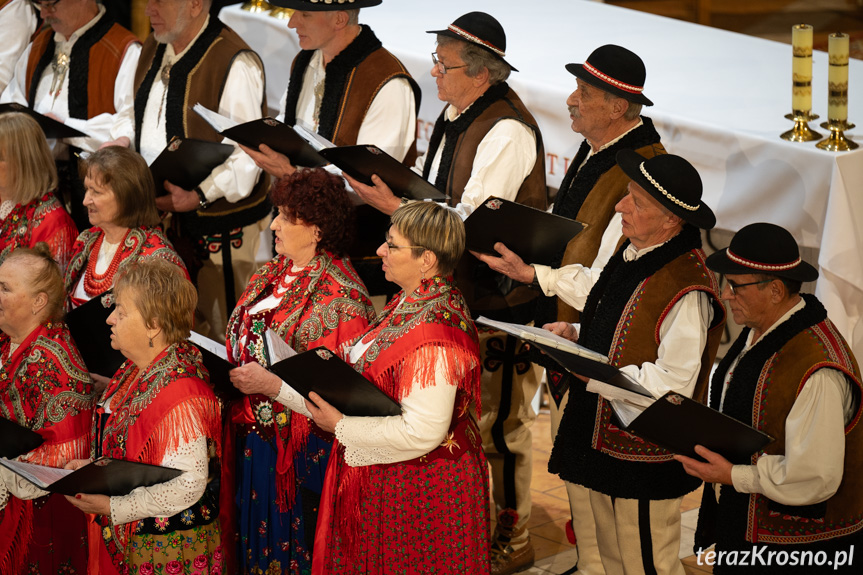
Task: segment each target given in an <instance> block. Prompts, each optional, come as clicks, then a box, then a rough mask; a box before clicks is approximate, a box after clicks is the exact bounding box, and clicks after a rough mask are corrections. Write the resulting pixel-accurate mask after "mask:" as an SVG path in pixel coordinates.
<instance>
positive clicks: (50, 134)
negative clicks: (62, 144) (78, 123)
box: [0, 102, 89, 140]
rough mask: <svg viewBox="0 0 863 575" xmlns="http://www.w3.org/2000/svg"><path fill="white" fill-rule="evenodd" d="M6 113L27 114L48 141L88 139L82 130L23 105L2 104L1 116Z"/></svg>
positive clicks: (0, 105)
mask: <svg viewBox="0 0 863 575" xmlns="http://www.w3.org/2000/svg"><path fill="white" fill-rule="evenodd" d="M6 112H21V113H22V114H27V115H28V116H30V117H31V118H33V119H34V120H36V123H37V124H39V127H40V128H42V131H43V132H44V133H45V138H47V139H49V140H50V139H52V138H56V139H60V138H88V137H89V136H87V134H85V133H84V132H82V131H81V130H76V129H75V128H73V127H72V126H67V125H66V124H64V123H63V122H58V121H57V120H55V119H54V118H49V117H48V116H43V115H42V114H40V113H39V112H37V111H35V110H31V109H30V108H28V107H27V106H22V105H21V104H16V103H14V102H12V103H9V104H0V114H5V113H6Z"/></svg>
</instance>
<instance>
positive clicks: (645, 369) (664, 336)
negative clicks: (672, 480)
mask: <svg viewBox="0 0 863 575" xmlns="http://www.w3.org/2000/svg"><path fill="white" fill-rule="evenodd" d="M712 321H713V306H712V305H711V303H710V296H709V295H707V293H705V292H703V291H701V290H698V291H691V292H689V293H687V294H686V295H684V296H683V297H681V298H680V299H679V300H678V301H677V303H675V304H674V305H673V306H672V307H671V309H670V310H669V311H668V314H667V315H666V316H665V319H664V320H663V321H662V324H661V325H660V326H659V349H658V350H657V358H656V361H655V362H653V363H650V362H644V363H642V364H641V365H640V366H639V365H625V366H623V367H621V368H620V371H621V372H623V373H625V374H626V375H628V376H629V377H631V378H632V379H634V380H635V381H636V382H638V383H639V384H640V385H641V386H642V387H644V388H645V389H646V390H647V391H649V392H650V393H651V394H652V395H653V397H654V398H659V397H662V396H663V395H665V393H667V392H669V391H675V392H677V393H679V394H681V395H685V396H686V397H692V393H693V391H695V384H696V382H697V380H698V373H699V371H700V370H701V356H702V353H703V352H704V346H705V345H707V330H708V327H709V326H710V323H711V322H712ZM591 381H592V380H591ZM612 405H613V406H614V408H615V410H616V411H622V412H623V414H624V416H630V417H634V416H637V415H638V414H639V413H641V412H642V411H644V407H636V406H634V405H631V404H630V403H625V402H623V401H620V400H616V399H614V400H612Z"/></svg>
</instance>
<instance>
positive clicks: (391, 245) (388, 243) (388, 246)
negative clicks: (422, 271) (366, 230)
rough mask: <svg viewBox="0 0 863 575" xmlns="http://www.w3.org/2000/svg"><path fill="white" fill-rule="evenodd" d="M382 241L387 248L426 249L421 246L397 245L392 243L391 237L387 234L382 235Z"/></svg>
mask: <svg viewBox="0 0 863 575" xmlns="http://www.w3.org/2000/svg"><path fill="white" fill-rule="evenodd" d="M384 243H385V244H386V246H387V249H388V250H408V249H410V250H424V249H427V248H424V247H423V246H397V245H395V244H394V243H393V240H392V238H390V237H389V236H388V235H385V236H384Z"/></svg>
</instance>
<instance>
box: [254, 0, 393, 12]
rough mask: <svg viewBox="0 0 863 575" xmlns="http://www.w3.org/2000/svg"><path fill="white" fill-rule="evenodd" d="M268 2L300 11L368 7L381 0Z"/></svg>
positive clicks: (293, 0)
mask: <svg viewBox="0 0 863 575" xmlns="http://www.w3.org/2000/svg"><path fill="white" fill-rule="evenodd" d="M268 2H269V3H270V4H272V5H273V6H278V7H279V8H290V9H292V10H300V11H301V12H330V11H333V10H356V9H359V8H370V7H372V6H377V5H378V4H380V3H381V2H383V0H268Z"/></svg>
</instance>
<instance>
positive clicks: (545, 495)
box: [492, 409, 713, 575]
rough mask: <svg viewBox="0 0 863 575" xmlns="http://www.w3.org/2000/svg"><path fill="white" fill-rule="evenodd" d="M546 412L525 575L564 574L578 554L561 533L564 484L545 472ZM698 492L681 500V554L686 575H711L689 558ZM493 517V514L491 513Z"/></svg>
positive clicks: (539, 431) (536, 452) (536, 450)
mask: <svg viewBox="0 0 863 575" xmlns="http://www.w3.org/2000/svg"><path fill="white" fill-rule="evenodd" d="M550 426H551V422H550V418H549V413H548V409H542V410H541V411H540V414H539V416H538V417H537V420H536V423H535V424H534V426H533V428H532V430H533V479H532V483H531V491H532V496H533V511H532V513H531V518H530V522H529V523H528V527H529V529H530V537H531V541H532V542H533V547H534V550H535V551H536V564H535V566H534V567H533V568H532V569H530V570H528V571H524V573H525V574H534V573H537V574H543V575H547V574H555V575H559V574H560V573H563V572H565V571H566V570H567V569H569V568H571V567H572V566H573V565H575V562H576V560H577V559H578V553H577V552H576V550H575V547H573V546H572V545H570V544H569V541H567V539H566V533H565V531H564V529H565V526H566V522H567V521H568V520H569V503H568V501H567V498H566V489H565V488H564V486H563V481H561V479H560V478H559V477H558V476H556V475H552V474H550V473H549V472H548V456H549V454H550V452H551V432H550ZM700 502H701V489H699V490H698V491H696V492H694V493H691V494H689V495H687V496H686V497H684V499H683V503H682V504H681V510H682V512H683V521H682V528H681V534H680V539H681V545H680V547H681V553H680V556H681V558H683V566H684V569H685V571H686V573H687V575H702V574H704V573H712V572H713V570H712V569H711V568H710V567H708V566H703V565H701V566H699V565H697V564H696V558H695V556H694V555H692V540H693V536H694V534H695V523H696V521H697V519H698V505H699V503H700ZM492 516H494V514H493V513H492Z"/></svg>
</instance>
